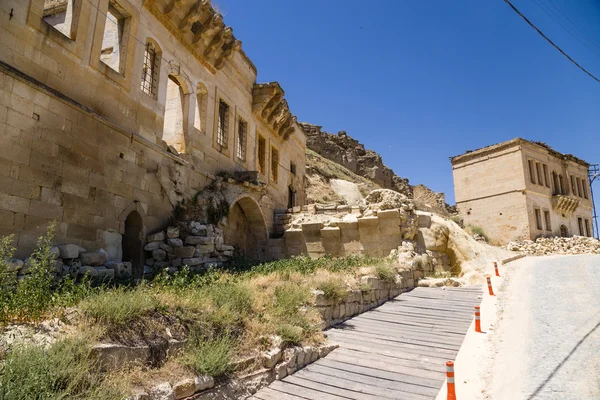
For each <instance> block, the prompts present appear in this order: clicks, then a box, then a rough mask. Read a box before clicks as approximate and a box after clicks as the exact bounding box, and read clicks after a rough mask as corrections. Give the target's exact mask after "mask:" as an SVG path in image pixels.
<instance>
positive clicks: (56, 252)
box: [50, 246, 60, 260]
mask: <svg viewBox="0 0 600 400" xmlns="http://www.w3.org/2000/svg"><path fill="white" fill-rule="evenodd" d="M50 254H51V258H52V259H53V260H56V259H58V258H59V257H60V249H59V248H58V246H52V247H50Z"/></svg>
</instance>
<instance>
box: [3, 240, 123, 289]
mask: <svg viewBox="0 0 600 400" xmlns="http://www.w3.org/2000/svg"><path fill="white" fill-rule="evenodd" d="M50 252H51V254H52V258H53V269H52V271H51V272H52V275H53V276H54V278H55V280H61V279H62V278H64V277H66V276H67V275H70V276H73V277H78V276H83V275H86V274H87V275H88V276H89V277H90V278H92V280H94V281H98V282H104V281H108V280H112V279H128V278H131V274H132V266H131V263H129V262H117V261H110V260H109V256H108V253H107V252H106V251H105V250H104V249H100V250H98V251H87V250H86V249H84V248H83V247H81V246H77V245H75V244H61V245H58V246H52V248H51V249H50ZM31 265H32V260H31V258H30V257H28V258H26V259H24V260H20V259H12V260H10V262H9V263H8V271H10V272H13V273H15V274H16V275H17V278H18V279H23V278H24V277H25V276H27V275H28V274H29V272H30V269H31Z"/></svg>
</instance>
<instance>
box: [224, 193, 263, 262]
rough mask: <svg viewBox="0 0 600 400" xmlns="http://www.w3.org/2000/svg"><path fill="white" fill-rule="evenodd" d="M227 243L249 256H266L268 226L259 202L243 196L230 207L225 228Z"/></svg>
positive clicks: (255, 257) (258, 257)
mask: <svg viewBox="0 0 600 400" xmlns="http://www.w3.org/2000/svg"><path fill="white" fill-rule="evenodd" d="M223 236H224V239H225V244H228V245H231V246H235V247H237V248H239V250H240V251H241V252H242V253H243V254H244V255H245V256H246V257H249V258H253V259H257V260H262V259H264V258H265V252H266V244H267V236H268V235H267V226H266V224H265V220H264V218H263V215H262V212H261V210H260V207H259V206H258V204H257V203H256V202H255V201H254V200H253V199H252V198H250V197H243V198H241V199H239V200H237V201H236V202H234V203H233V205H232V206H231V207H230V209H229V216H228V217H227V225H226V226H225V228H224V229H223Z"/></svg>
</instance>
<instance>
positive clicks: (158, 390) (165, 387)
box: [150, 382, 176, 400]
mask: <svg viewBox="0 0 600 400" xmlns="http://www.w3.org/2000/svg"><path fill="white" fill-rule="evenodd" d="M150 398H151V399H156V400H176V398H175V393H174V392H173V388H172V387H171V384H170V383H169V382H164V383H161V384H159V385H156V386H154V387H153V388H152V389H150Z"/></svg>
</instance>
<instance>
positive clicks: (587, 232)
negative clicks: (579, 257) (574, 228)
mask: <svg viewBox="0 0 600 400" xmlns="http://www.w3.org/2000/svg"><path fill="white" fill-rule="evenodd" d="M585 235H586V236H589V237H591V236H592V230H591V229H590V220H589V219H587V218H586V219H585Z"/></svg>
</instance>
